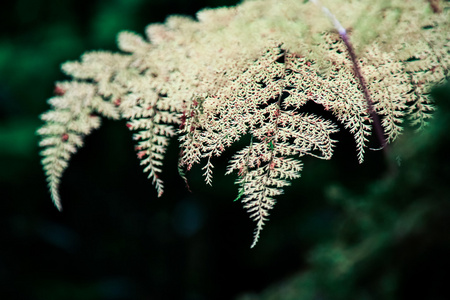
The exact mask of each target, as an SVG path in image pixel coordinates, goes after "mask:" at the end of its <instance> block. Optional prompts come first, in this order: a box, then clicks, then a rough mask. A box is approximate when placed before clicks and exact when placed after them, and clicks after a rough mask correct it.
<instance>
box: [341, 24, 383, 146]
mask: <svg viewBox="0 0 450 300" xmlns="http://www.w3.org/2000/svg"><path fill="white" fill-rule="evenodd" d="M339 34H340V36H341V38H342V41H344V44H345V46H346V47H347V51H348V53H349V54H350V59H351V60H352V63H353V69H354V71H355V75H356V77H357V78H358V80H359V84H360V85H361V89H362V91H363V93H364V98H365V99H366V102H367V106H368V110H369V114H370V117H371V118H372V120H373V127H374V130H375V134H376V136H377V138H378V141H379V142H380V145H381V147H382V148H383V149H385V151H387V150H386V147H387V142H386V139H385V138H384V131H383V127H382V126H381V122H380V118H379V117H378V114H377V113H376V111H375V108H374V106H373V101H372V98H371V97H370V94H369V89H368V88H367V84H366V80H365V79H364V76H363V75H362V73H361V68H360V67H359V63H358V60H357V59H356V55H355V51H354V50H353V47H352V44H351V43H350V40H349V39H348V35H347V33H346V32H345V31H343V32H339Z"/></svg>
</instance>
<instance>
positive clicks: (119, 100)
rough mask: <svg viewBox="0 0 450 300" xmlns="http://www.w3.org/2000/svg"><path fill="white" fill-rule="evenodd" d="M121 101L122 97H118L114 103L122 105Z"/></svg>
mask: <svg viewBox="0 0 450 300" xmlns="http://www.w3.org/2000/svg"><path fill="white" fill-rule="evenodd" d="M120 103H122V99H120V98H117V99H116V101H114V105H115V106H116V107H117V106H119V105H120Z"/></svg>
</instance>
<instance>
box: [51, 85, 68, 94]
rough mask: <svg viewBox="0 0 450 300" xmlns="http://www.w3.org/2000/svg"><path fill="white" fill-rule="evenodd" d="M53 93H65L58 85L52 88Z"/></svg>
mask: <svg viewBox="0 0 450 300" xmlns="http://www.w3.org/2000/svg"><path fill="white" fill-rule="evenodd" d="M53 93H54V94H55V95H57V96H62V95H64V94H65V93H66V91H65V90H64V89H63V88H62V87H60V86H55V89H54V90H53Z"/></svg>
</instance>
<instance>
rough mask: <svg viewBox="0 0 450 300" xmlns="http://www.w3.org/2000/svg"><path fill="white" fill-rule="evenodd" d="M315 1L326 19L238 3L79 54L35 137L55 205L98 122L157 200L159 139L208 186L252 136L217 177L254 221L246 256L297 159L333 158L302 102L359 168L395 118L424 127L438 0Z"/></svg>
mask: <svg viewBox="0 0 450 300" xmlns="http://www.w3.org/2000/svg"><path fill="white" fill-rule="evenodd" d="M314 2H317V1H314ZM321 2H323V5H324V6H326V7H327V9H328V10H327V11H326V13H325V15H324V13H323V9H317V7H316V6H315V5H314V4H313V3H311V2H310V1H298V0H254V1H250V0H248V1H244V2H243V3H241V4H240V5H238V6H236V7H233V8H226V7H223V8H218V9H206V10H203V11H200V12H199V13H198V15H197V20H194V19H192V18H188V17H180V16H173V17H169V18H168V19H167V20H166V22H165V23H163V24H151V25H149V26H148V27H147V29H146V37H145V38H144V37H141V36H139V35H137V34H134V33H131V32H123V33H121V34H120V35H119V36H118V45H119V48H120V49H121V50H122V51H123V52H125V53H121V54H113V53H110V52H106V51H97V52H88V53H86V54H85V55H83V56H82V57H81V60H80V61H79V62H69V63H66V64H64V65H63V67H62V69H63V71H64V72H65V73H66V74H67V75H69V76H71V77H72V78H73V79H72V81H71V82H65V83H60V84H58V86H57V91H56V92H57V94H58V95H59V96H57V97H54V98H52V99H50V101H49V102H50V105H51V106H52V108H51V110H50V111H49V112H47V113H45V114H44V115H43V116H42V118H43V120H44V122H45V125H44V126H43V127H42V128H41V129H40V130H39V134H40V135H42V141H41V146H42V147H44V150H43V151H42V155H43V156H44V158H43V161H42V162H43V164H44V169H45V172H46V175H47V180H48V182H49V187H50V191H51V193H52V198H53V201H54V203H55V205H56V206H57V207H58V208H59V209H61V203H60V197H59V194H58V187H59V184H60V179H61V176H62V173H63V171H64V170H65V168H67V164H68V161H69V159H70V157H71V155H73V153H75V152H76V150H77V149H78V148H79V147H81V146H82V143H83V138H84V136H86V135H87V134H89V133H90V132H91V131H92V130H93V129H95V128H98V127H99V126H100V118H99V116H105V117H108V118H112V119H125V120H127V124H128V127H129V128H130V129H131V130H134V131H136V133H135V134H134V139H135V140H136V141H137V145H136V150H137V155H138V159H140V161H141V164H142V165H143V166H144V171H145V172H147V173H148V174H149V177H150V178H151V179H152V181H153V184H154V185H155V187H156V190H157V193H158V196H161V194H162V192H163V189H164V186H163V182H162V180H161V179H160V177H159V176H160V173H161V172H162V164H163V159H164V157H165V154H166V149H167V146H168V143H169V140H170V138H171V137H174V136H178V142H179V145H180V148H181V149H180V155H179V166H178V167H179V173H180V175H181V176H182V178H183V179H184V180H185V182H186V184H187V177H186V174H185V173H184V170H185V169H186V170H187V171H189V170H190V169H191V168H192V167H193V166H194V165H195V164H200V163H201V162H202V161H204V162H205V164H204V166H203V167H202V169H203V172H204V177H205V181H206V183H207V184H212V180H213V169H214V157H220V156H221V155H222V154H223V153H224V152H225V151H227V149H229V148H230V147H231V146H232V145H233V144H235V142H237V141H239V140H241V139H242V138H243V137H248V136H250V137H251V141H250V144H249V146H247V147H244V148H243V149H240V150H238V151H237V152H236V153H235V155H234V156H233V157H232V159H231V160H230V162H229V165H228V168H227V171H226V174H230V173H233V172H236V173H237V175H238V180H237V181H236V183H237V184H238V185H239V196H238V197H237V199H239V200H241V201H242V202H243V203H244V207H245V208H246V209H247V210H248V211H249V213H250V217H251V218H252V219H253V220H255V221H256V223H257V225H256V230H255V235H254V241H253V244H252V247H253V246H254V245H255V244H256V242H257V241H258V239H259V236H260V232H261V230H262V228H263V225H264V224H265V222H266V221H267V219H268V216H269V211H270V210H271V209H272V208H273V206H274V205H275V202H276V201H275V197H276V196H277V195H279V194H281V193H283V188H284V187H286V186H288V185H289V184H291V182H292V180H295V179H297V178H298V177H299V176H300V172H301V169H302V163H301V161H300V159H301V158H302V157H303V156H305V155H307V156H312V157H316V158H320V159H330V158H331V157H332V155H333V149H334V145H335V143H336V141H335V140H333V138H332V137H333V134H334V133H335V132H337V130H338V129H337V126H336V124H334V123H333V122H332V121H330V120H327V119H326V118H324V117H322V116H320V115H319V114H320V113H318V115H314V114H310V113H307V112H306V110H305V106H307V104H308V103H310V102H311V101H312V102H314V103H316V104H318V105H320V106H321V107H322V108H323V110H325V111H329V112H331V113H332V114H333V115H334V116H335V119H336V120H337V121H338V122H340V123H341V124H342V125H343V127H344V128H345V129H346V130H348V131H349V132H350V133H351V134H352V135H353V136H354V140H355V144H356V150H357V159H358V161H359V162H360V163H362V162H363V160H364V153H365V151H366V148H367V144H368V142H369V139H370V137H371V136H372V135H373V131H376V132H378V133H376V134H377V135H379V138H380V140H384V139H385V140H386V142H388V143H390V142H393V141H394V140H395V139H396V138H397V137H398V136H399V135H400V134H401V133H402V130H403V127H404V125H405V120H407V119H410V120H411V122H410V123H412V124H413V125H415V126H417V127H419V128H421V127H423V126H425V125H426V123H427V121H428V120H429V119H430V117H431V113H432V112H433V110H434V109H435V108H434V105H433V103H432V101H431V98H430V96H429V93H430V90H431V88H432V86H434V85H436V84H441V83H442V82H444V81H445V80H447V78H448V72H449V69H450V55H449V53H450V35H449V32H450V9H449V3H448V1H441V2H439V3H438V4H436V3H434V5H435V7H432V8H430V7H427V5H428V3H427V2H426V1H404V0H392V1H379V2H374V1H371V0H360V1H334V0H333V1H331V0H322V1H321ZM436 7H438V8H439V9H436ZM329 19H331V20H332V23H333V24H334V25H333V24H331V23H330V22H329ZM336 29H337V31H338V32H336ZM344 33H345V34H344ZM350 40H351V44H350V42H349V41H350ZM349 45H353V47H349ZM97 115H99V116H97ZM325 115H326V114H325ZM374 116H376V117H377V118H374ZM378 117H379V118H380V120H378ZM176 125H177V126H178V129H177V128H176ZM380 131H381V133H380ZM381 142H382V143H381V145H382V146H384V145H385V144H386V143H385V142H384V141H381Z"/></svg>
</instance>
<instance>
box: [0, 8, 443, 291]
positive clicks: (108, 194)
mask: <svg viewBox="0 0 450 300" xmlns="http://www.w3.org/2000/svg"><path fill="white" fill-rule="evenodd" d="M233 2H234V1H226V0H220V1H219V0H217V1H208V0H204V1H182V0H178V1H175V0H171V1H162V0H160V1H143V0H128V1H127V0H115V1H99V0H97V1H89V2H88V1H56V0H45V1H44V0H40V1H36V0H34V1H31V0H22V1H10V2H7V3H6V4H2V8H1V11H0V22H1V26H0V228H1V229H0V230H1V232H0V299H42V300H44V299H45V300H47V299H64V300H66V299H68V300H78V299H79V300H81V299H83V300H86V299H232V298H236V297H238V298H239V299H411V298H412V297H413V296H414V297H415V298H422V299H449V298H450V292H449V289H448V288H447V287H446V286H447V280H446V279H447V276H446V274H447V272H448V269H449V267H450V255H449V254H450V234H449V232H450V201H449V195H450V193H449V192H450V187H449V183H450V175H449V173H450V164H449V155H448V149H449V145H450V144H449V137H448V130H449V128H450V104H449V100H450V99H449V95H450V87H449V85H448V84H447V85H446V86H443V87H441V88H438V89H436V90H435V92H434V98H435V99H436V102H437V106H438V111H437V113H436V116H435V119H434V120H433V122H432V123H431V125H430V126H429V127H428V128H427V129H426V130H425V131H423V132H422V133H420V134H418V133H415V132H414V131H412V130H410V129H407V130H406V133H405V135H404V136H403V137H402V138H400V139H399V140H398V141H397V142H396V143H395V144H394V145H393V147H391V148H390V149H389V156H390V157H389V159H388V160H389V161H392V162H394V164H395V165H396V167H395V169H396V171H395V172H389V171H388V168H387V165H389V163H386V159H385V158H384V157H383V153H382V152H381V151H378V152H373V151H368V152H367V156H366V162H365V163H364V164H363V165H358V164H357V162H356V157H355V151H354V148H355V145H354V142H353V140H352V137H351V136H350V135H349V134H348V133H344V132H343V133H340V134H338V135H336V136H335V138H336V139H340V142H339V143H338V146H337V148H336V154H335V157H334V158H333V159H332V160H331V161H319V160H317V159H305V160H304V163H305V167H304V172H303V173H302V178H301V179H300V180H297V181H295V182H294V184H293V186H292V187H290V188H287V189H286V194H285V195H283V196H282V197H279V198H278V203H277V205H276V206H275V209H274V210H273V212H272V215H271V220H270V221H269V222H268V224H267V226H266V228H265V229H264V230H263V232H262V235H261V239H260V241H259V243H258V245H257V246H256V247H255V248H254V249H249V246H250V244H251V240H252V231H253V228H254V224H253V222H252V221H250V220H249V218H248V215H247V213H246V212H245V211H244V209H243V208H242V205H241V204H240V203H237V202H233V199H235V197H236V196H237V187H236V186H234V185H233V181H234V179H235V178H234V177H233V176H226V177H225V176H223V175H222V174H223V173H224V171H225V167H226V159H225V158H223V159H218V160H217V161H216V162H215V163H216V178H215V183H214V186H213V187H208V186H206V185H205V184H204V183H203V182H202V180H203V179H202V177H201V170H200V168H196V169H194V170H193V171H192V172H190V173H189V174H188V179H189V182H190V185H191V189H192V191H193V193H192V194H191V193H189V192H188V191H187V190H186V189H185V187H184V183H183V181H182V180H181V179H180V177H179V176H178V173H177V166H176V165H177V155H178V154H177V152H178V149H177V145H176V141H174V143H173V145H172V146H171V147H170V149H169V153H168V154H167V156H166V160H165V170H164V174H163V179H164V180H165V182H166V192H165V194H164V196H163V197H162V198H157V197H156V193H155V191H154V190H153V187H152V185H151V183H150V182H149V181H148V180H147V179H146V175H145V174H143V173H142V168H141V167H140V166H139V163H138V160H137V158H136V154H135V153H134V150H133V142H132V139H131V133H130V132H129V131H128V129H127V128H126V126H124V125H125V123H124V122H112V121H105V122H104V123H103V126H102V128H101V129H100V130H97V131H96V132H94V133H93V134H92V135H91V136H89V137H88V138H87V139H86V146H85V147H84V148H83V149H81V150H80V151H79V153H78V154H77V155H75V156H74V158H73V159H72V161H71V165H70V167H69V168H68V169H67V171H66V172H65V174H64V177H63V182H62V186H61V194H62V200H63V206H64V211H63V212H62V213H59V212H58V211H57V210H56V209H55V208H54V207H53V205H52V203H51V200H50V197H49V194H48V192H47V188H46V182H45V178H44V175H43V171H42V169H41V165H40V157H39V149H38V147H37V144H38V137H37V136H36V134H35V132H36V130H37V128H38V127H39V126H41V125H42V122H41V121H40V120H39V115H40V114H41V113H43V112H44V111H46V110H47V109H48V108H49V107H48V105H47V104H46V99H48V98H49V97H51V96H52V91H53V88H54V82H55V81H58V80H64V79H66V78H65V77H64V75H63V74H62V73H61V72H60V71H59V66H60V64H61V63H62V62H64V61H67V60H75V59H78V58H79V57H80V55H81V54H82V53H83V52H84V51H87V50H93V49H106V50H112V51H116V46H115V39H116V35H117V33H118V32H119V31H120V30H132V31H135V32H138V33H141V34H143V32H144V28H145V26H146V25H147V24H148V23H151V22H162V21H164V19H165V17H166V16H167V15H169V14H188V15H193V14H194V13H195V12H196V11H197V10H199V9H200V8H202V7H206V6H210V7H216V6H220V5H230V4H233ZM311 109H312V110H317V108H314V107H312V108H311ZM319 113H320V112H319ZM238 146H239V145H238ZM236 149H238V148H236ZM227 155H228V158H229V157H230V156H231V155H232V151H229V152H228V153H227Z"/></svg>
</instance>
